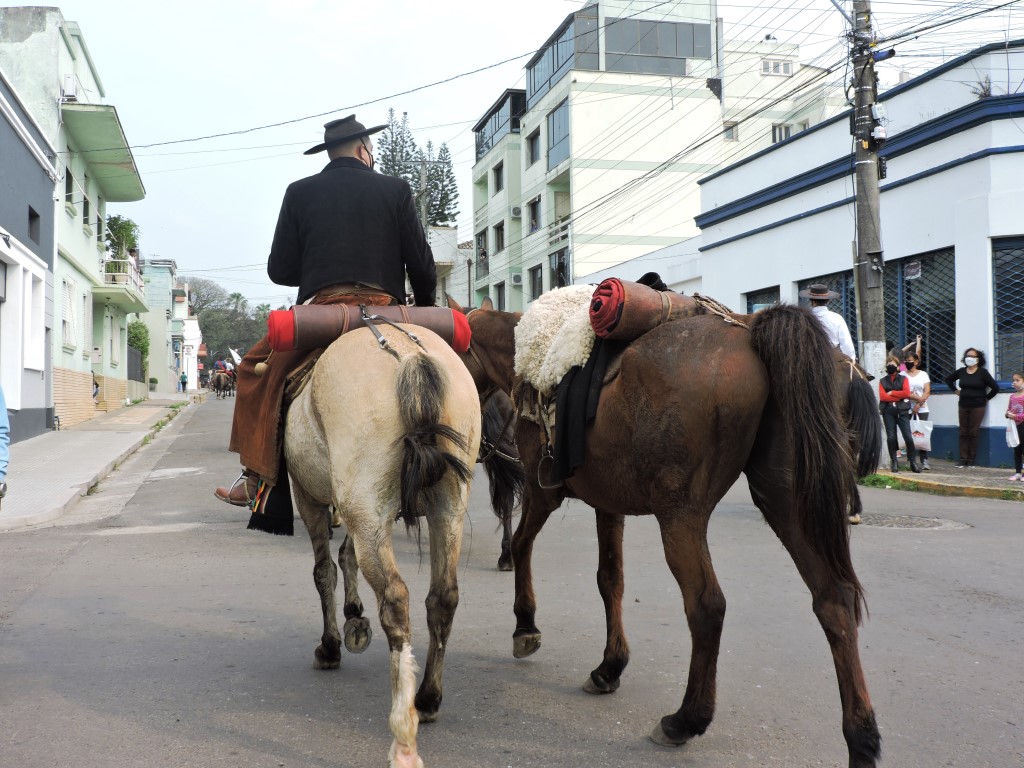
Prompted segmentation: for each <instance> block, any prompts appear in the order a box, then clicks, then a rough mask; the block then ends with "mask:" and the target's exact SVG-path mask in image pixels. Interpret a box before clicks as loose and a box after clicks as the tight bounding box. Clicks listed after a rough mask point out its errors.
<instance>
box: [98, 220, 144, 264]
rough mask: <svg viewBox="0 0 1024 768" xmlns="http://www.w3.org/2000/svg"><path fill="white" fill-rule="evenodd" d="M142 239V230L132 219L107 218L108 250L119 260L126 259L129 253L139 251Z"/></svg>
mask: <svg viewBox="0 0 1024 768" xmlns="http://www.w3.org/2000/svg"><path fill="white" fill-rule="evenodd" d="M140 237H142V230H141V229H139V225H138V224H136V223H135V222H134V221H132V220H131V219H126V218H125V217H124V216H107V236H106V242H107V248H109V249H110V252H111V253H112V254H114V256H115V257H117V258H118V259H126V258H128V252H129V251H135V250H138V248H139V238H140Z"/></svg>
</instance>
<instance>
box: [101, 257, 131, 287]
mask: <svg viewBox="0 0 1024 768" xmlns="http://www.w3.org/2000/svg"><path fill="white" fill-rule="evenodd" d="M103 271H104V272H106V273H107V274H108V275H113V276H114V277H113V278H112V281H113V282H115V283H127V282H128V262H127V261H121V260H118V259H112V260H110V261H107V262H105V263H104V265H103Z"/></svg>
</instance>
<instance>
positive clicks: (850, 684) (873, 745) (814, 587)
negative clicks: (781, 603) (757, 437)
mask: <svg viewBox="0 0 1024 768" xmlns="http://www.w3.org/2000/svg"><path fill="white" fill-rule="evenodd" d="M783 475H784V473H770V472H763V473H757V472H752V471H750V469H749V468H748V470H747V476H748V479H749V481H750V493H751V497H752V498H753V500H754V503H755V504H756V505H757V507H758V509H760V510H761V512H762V514H763V515H764V517H765V520H766V521H767V522H768V525H770V526H771V528H772V530H773V531H775V533H776V535H777V536H778V537H779V539H780V540H781V541H782V544H783V546H785V547H786V549H787V551H788V552H789V554H790V556H791V557H792V558H793V562H794V563H795V564H796V567H797V570H798V571H799V572H800V576H801V577H802V578H803V580H804V583H805V584H807V587H808V588H809V589H810V591H811V597H812V600H813V602H812V604H813V607H814V613H815V615H816V616H817V617H818V623H820V624H821V628H822V629H823V630H824V631H825V637H826V638H827V639H828V644H829V646H830V648H831V650H832V660H833V663H834V665H835V668H836V677H837V678H838V681H839V698H840V701H841V702H842V707H843V736H844V737H845V738H846V744H847V747H848V750H849V754H850V763H849V765H850V768H874V766H875V765H877V760H878V757H879V755H880V754H881V742H882V739H881V736H880V735H879V733H878V725H877V723H876V721H875V713H874V709H873V708H872V706H871V699H870V697H869V695H868V688H867V683H866V681H865V680H864V670H863V668H862V667H861V663H860V651H859V650H858V648H857V618H858V611H857V594H856V590H855V588H854V586H853V585H852V584H850V583H847V582H844V581H842V580H841V579H839V578H838V577H837V576H836V575H835V573H834V571H833V569H832V568H830V567H829V563H828V560H827V553H820V552H818V551H816V550H815V549H814V548H813V547H811V546H810V545H809V544H808V543H807V541H806V540H805V539H804V537H803V536H802V535H801V534H800V529H799V524H798V522H797V521H796V520H795V519H794V518H795V513H794V510H793V508H792V505H791V504H790V503H789V502H788V499H790V498H791V495H790V494H791V489H790V488H788V487H787V486H784V485H783V484H782V483H781V482H779V481H778V480H775V479H772V478H777V477H781V476H783ZM836 514H842V512H840V511H837V512H836Z"/></svg>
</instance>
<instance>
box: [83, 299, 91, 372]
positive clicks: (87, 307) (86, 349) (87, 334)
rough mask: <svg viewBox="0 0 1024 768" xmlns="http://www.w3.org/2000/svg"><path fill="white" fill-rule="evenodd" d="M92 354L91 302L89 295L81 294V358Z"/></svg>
mask: <svg viewBox="0 0 1024 768" xmlns="http://www.w3.org/2000/svg"><path fill="white" fill-rule="evenodd" d="M91 352H92V302H91V301H89V294H88V293H83V294H82V357H89V354H90V353H91Z"/></svg>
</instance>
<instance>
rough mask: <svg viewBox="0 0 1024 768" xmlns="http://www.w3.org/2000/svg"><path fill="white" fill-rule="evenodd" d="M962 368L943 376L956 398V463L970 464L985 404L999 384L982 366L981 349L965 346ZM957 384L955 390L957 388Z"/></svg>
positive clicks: (976, 443) (983, 355)
mask: <svg viewBox="0 0 1024 768" xmlns="http://www.w3.org/2000/svg"><path fill="white" fill-rule="evenodd" d="M962 359H963V364H964V367H963V368H957V369H956V371H954V372H953V373H951V374H950V375H949V376H947V377H946V378H945V382H946V384H947V385H948V386H949V388H950V389H952V390H953V391H954V392H956V393H957V396H958V397H959V398H960V403H959V405H960V408H959V412H960V461H959V462H958V463H957V466H958V467H973V466H974V461H975V459H976V458H977V456H978V431H979V430H980V429H981V422H982V421H984V419H985V405H986V404H987V403H988V401H989V400H991V399H992V398H993V397H995V396H996V395H997V394H998V393H999V385H998V384H996V380H995V379H993V378H992V374H991V373H989V372H988V369H986V368H985V353H984V352H981V351H980V350H977V349H975V348H974V347H968V349H967V351H966V352H964V356H963V358H962ZM958 388H959V391H957V390H958Z"/></svg>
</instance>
